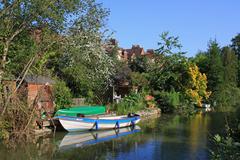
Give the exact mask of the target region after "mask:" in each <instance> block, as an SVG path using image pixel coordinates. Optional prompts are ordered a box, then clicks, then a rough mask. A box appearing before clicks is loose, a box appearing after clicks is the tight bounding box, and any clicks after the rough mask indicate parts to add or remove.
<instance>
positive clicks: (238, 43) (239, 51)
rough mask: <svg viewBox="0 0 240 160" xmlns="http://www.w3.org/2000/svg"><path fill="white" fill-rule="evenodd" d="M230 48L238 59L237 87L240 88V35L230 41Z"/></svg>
mask: <svg viewBox="0 0 240 160" xmlns="http://www.w3.org/2000/svg"><path fill="white" fill-rule="evenodd" d="M231 48H232V49H233V51H234V52H235V54H236V55H237V57H238V86H240V33H239V34H238V35H236V36H235V37H234V38H233V39H232V44H231Z"/></svg>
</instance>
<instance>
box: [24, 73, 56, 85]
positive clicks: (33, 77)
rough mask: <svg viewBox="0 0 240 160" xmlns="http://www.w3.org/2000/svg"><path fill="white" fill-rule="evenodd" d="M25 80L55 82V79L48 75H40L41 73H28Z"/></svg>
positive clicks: (39, 82) (28, 81)
mask: <svg viewBox="0 0 240 160" xmlns="http://www.w3.org/2000/svg"><path fill="white" fill-rule="evenodd" d="M24 80H25V81H26V82H27V83H36V84H46V83H49V84H54V80H52V79H51V78H49V77H46V76H40V75H27V76H26V77H25V78H24Z"/></svg>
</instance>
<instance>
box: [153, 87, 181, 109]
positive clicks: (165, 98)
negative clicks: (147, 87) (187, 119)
mask: <svg viewBox="0 0 240 160" xmlns="http://www.w3.org/2000/svg"><path fill="white" fill-rule="evenodd" d="M153 95H154V97H155V98H156V101H157V103H158V106H159V107H160V108H161V110H162V111H163V112H173V111H174V110H175V109H176V108H177V107H178V106H179V105H180V93H179V92H175V91H170V92H164V91H161V92H160V91H155V92H154V94H153Z"/></svg>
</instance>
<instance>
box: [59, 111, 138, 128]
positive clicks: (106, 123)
mask: <svg viewBox="0 0 240 160" xmlns="http://www.w3.org/2000/svg"><path fill="white" fill-rule="evenodd" d="M56 118H58V119H59V121H60V123H61V124H62V126H63V128H64V129H66V130H67V131H69V132H71V131H84V130H99V129H114V128H115V129H116V128H122V127H127V126H132V125H136V124H137V123H138V122H139V121H140V116H139V115H136V114H134V115H132V116H129V115H128V116H109V117H106V116H104V117H101V116H95V117H86V118H85V117H82V118H80V117H68V116H58V117H56Z"/></svg>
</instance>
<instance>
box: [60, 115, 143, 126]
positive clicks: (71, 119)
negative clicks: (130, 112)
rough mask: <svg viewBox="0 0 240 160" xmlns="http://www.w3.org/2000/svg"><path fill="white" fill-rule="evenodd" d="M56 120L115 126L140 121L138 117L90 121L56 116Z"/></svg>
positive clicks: (89, 119)
mask: <svg viewBox="0 0 240 160" xmlns="http://www.w3.org/2000/svg"><path fill="white" fill-rule="evenodd" d="M56 118H59V119H63V120H69V121H81V122H85V123H95V122H97V123H98V124H116V123H117V122H119V123H127V122H131V121H133V122H134V121H136V120H138V119H140V117H139V116H136V117H129V118H122V119H91V118H78V117H67V116H57V117H56Z"/></svg>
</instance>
